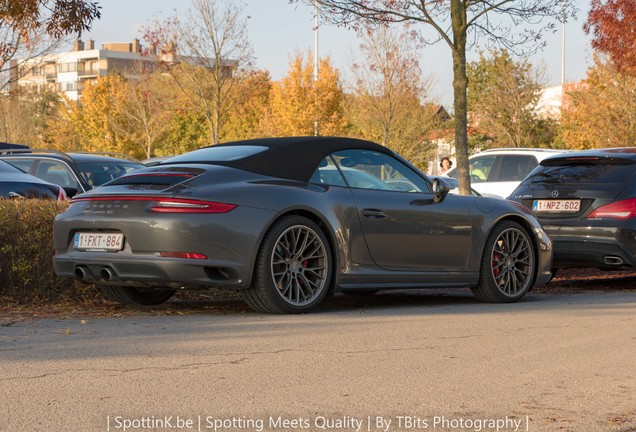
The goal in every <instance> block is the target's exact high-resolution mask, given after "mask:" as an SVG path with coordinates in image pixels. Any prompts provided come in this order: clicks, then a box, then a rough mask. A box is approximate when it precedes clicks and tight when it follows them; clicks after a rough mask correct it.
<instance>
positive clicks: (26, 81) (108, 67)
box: [10, 39, 157, 100]
mask: <svg viewBox="0 0 636 432" xmlns="http://www.w3.org/2000/svg"><path fill="white" fill-rule="evenodd" d="M156 61H157V59H156V57H155V56H154V55H143V54H142V47H141V44H140V43H139V40H138V39H134V40H133V41H132V42H130V43H112V42H111V43H105V44H102V47H101V49H97V48H95V42H94V41H93V40H89V41H87V42H86V43H84V42H83V41H81V40H76V41H75V43H74V44H73V50H72V51H68V52H62V53H57V54H49V55H47V56H43V57H36V58H33V59H29V60H27V61H24V60H12V64H11V75H12V77H11V78H12V79H11V81H12V83H11V87H10V88H11V90H15V89H18V88H28V89H31V90H35V91H44V90H47V89H48V90H53V91H57V92H60V93H64V94H66V96H67V97H68V98H69V99H71V100H78V99H79V98H81V97H82V90H83V89H84V87H85V86H86V84H87V83H89V82H94V81H96V80H97V78H98V77H100V76H106V75H108V74H109V73H111V72H114V71H118V72H120V73H122V74H123V75H124V76H134V75H136V74H137V73H138V71H139V70H140V69H139V68H144V67H148V66H151V65H152V64H154V63H156Z"/></svg>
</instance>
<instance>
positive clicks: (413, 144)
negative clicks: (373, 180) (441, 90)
mask: <svg viewBox="0 0 636 432" xmlns="http://www.w3.org/2000/svg"><path fill="white" fill-rule="evenodd" d="M360 54H361V55H360V56H359V60H358V61H355V62H354V63H353V64H352V66H351V70H352V76H353V79H352V83H351V87H352V91H353V94H352V95H351V97H350V98H349V101H350V103H348V104H347V117H348V118H349V120H350V121H351V123H352V125H353V126H352V127H353V129H354V131H355V134H356V135H358V136H361V137H363V138H365V139H369V140H372V141H377V142H379V143H381V144H382V145H384V146H386V147H390V148H392V149H394V150H396V151H398V152H399V153H401V154H402V155H404V156H406V157H407V158H409V159H411V160H415V159H418V160H419V159H421V160H425V159H427V156H428V155H426V154H425V153H427V151H426V147H427V146H426V144H425V141H426V139H427V138H429V135H430V132H431V130H432V129H433V127H434V126H435V117H434V115H432V114H431V113H430V112H428V110H426V109H425V108H424V106H423V102H424V101H425V100H426V97H427V93H428V91H429V88H430V83H431V80H430V79H428V78H423V74H422V70H421V68H420V65H419V58H420V57H421V50H420V44H418V41H417V40H414V38H413V37H412V35H410V34H408V33H399V32H397V31H395V30H391V29H389V28H388V27H386V26H384V27H381V28H380V29H378V30H377V31H374V32H366V33H363V36H362V43H361V46H360Z"/></svg>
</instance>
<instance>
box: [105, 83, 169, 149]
mask: <svg viewBox="0 0 636 432" xmlns="http://www.w3.org/2000/svg"><path fill="white" fill-rule="evenodd" d="M169 83H170V82H169V80H168V78H167V77H165V76H164V75H163V74H161V73H143V72H142V71H140V73H139V74H138V75H137V78H134V79H129V80H127V81H126V82H125V83H124V87H123V89H121V90H122V93H121V97H119V98H117V97H116V99H115V104H116V106H115V107H114V108H115V109H116V110H117V111H119V112H120V115H119V116H118V117H117V119H118V121H116V122H114V128H115V129H117V131H118V132H119V133H121V134H122V135H129V136H130V138H129V139H130V141H132V142H133V143H134V144H136V145H137V146H138V148H137V150H136V152H139V153H140V154H141V155H143V158H149V157H151V156H154V151H155V149H156V147H157V146H158V145H159V144H160V141H161V139H162V137H163V135H164V134H165V133H166V132H167V130H168V128H169V126H170V121H171V117H172V115H173V111H172V109H171V107H170V101H171V100H173V97H174V92H170V91H169V90H170V86H169Z"/></svg>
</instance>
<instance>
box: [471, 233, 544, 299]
mask: <svg viewBox="0 0 636 432" xmlns="http://www.w3.org/2000/svg"><path fill="white" fill-rule="evenodd" d="M535 256H536V254H535V246H534V243H533V242H532V239H531V238H530V236H529V234H528V232H527V231H526V230H525V229H524V228H523V227H522V226H521V225H520V224H518V223H516V222H513V221H504V222H501V223H499V224H498V225H496V226H495V228H494V229H493V230H492V232H491V233H490V235H489V236H488V239H487V240H486V246H485V248H484V253H483V256H482V260H481V268H480V274H479V283H478V285H477V286H476V287H474V288H472V291H473V293H474V294H475V296H477V298H479V299H480V300H482V301H485V302H489V303H511V302H515V301H517V300H519V299H520V298H521V297H523V296H524V295H525V294H526V293H527V292H528V291H529V290H530V289H531V288H532V285H533V283H534V279H535V273H536V260H535Z"/></svg>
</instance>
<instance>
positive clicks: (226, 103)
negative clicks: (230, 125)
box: [144, 0, 253, 144]
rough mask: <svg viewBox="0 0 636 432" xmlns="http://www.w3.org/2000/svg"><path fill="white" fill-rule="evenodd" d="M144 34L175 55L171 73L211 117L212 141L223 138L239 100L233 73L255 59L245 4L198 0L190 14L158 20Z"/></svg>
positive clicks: (194, 0)
mask: <svg viewBox="0 0 636 432" xmlns="http://www.w3.org/2000/svg"><path fill="white" fill-rule="evenodd" d="M144 39H145V40H146V41H147V42H148V43H149V45H150V46H151V47H153V49H154V50H158V52H159V54H160V55H161V56H162V58H164V59H166V58H167V59H169V61H168V62H167V63H166V65H167V66H168V71H169V72H170V74H171V76H172V77H173V78H174V80H175V82H176V83H177V85H178V86H179V88H180V89H181V90H182V91H183V93H184V94H186V95H187V96H188V98H189V99H190V101H191V103H192V104H193V106H194V107H196V108H197V110H198V111H199V113H200V114H201V115H203V116H204V117H205V119H206V120H207V122H208V126H209V133H210V143H211V144H217V143H219V142H221V141H222V140H223V135H222V134H223V130H224V124H225V122H226V121H227V118H228V113H229V112H231V110H232V109H233V108H234V102H236V101H235V100H234V99H232V95H233V94H234V93H233V92H232V87H233V86H234V84H235V83H236V80H234V79H233V78H234V77H235V76H237V75H240V74H241V73H242V72H243V71H245V70H249V69H250V68H251V64H252V58H253V53H252V48H251V45H250V42H249V39H248V37H247V29H246V17H245V15H244V6H243V5H242V3H238V2H233V1H230V0H192V6H191V8H190V9H188V11H187V12H186V14H185V16H183V17H180V16H175V17H173V18H169V19H167V20H166V21H164V22H163V23H155V24H153V25H152V26H151V27H150V28H147V29H146V31H145V36H144ZM175 62H177V63H179V64H178V65H177V66H174V65H173V64H174V63H175Z"/></svg>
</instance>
